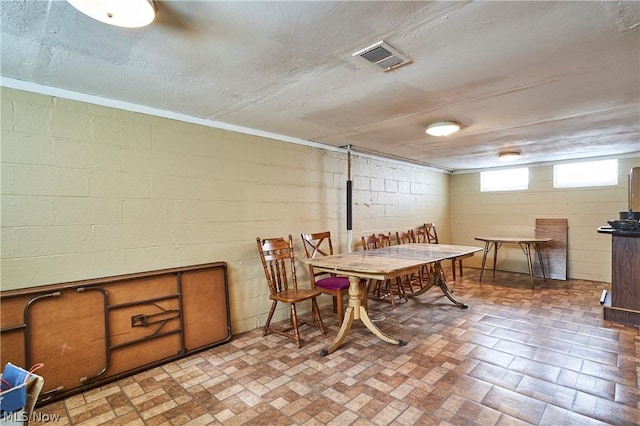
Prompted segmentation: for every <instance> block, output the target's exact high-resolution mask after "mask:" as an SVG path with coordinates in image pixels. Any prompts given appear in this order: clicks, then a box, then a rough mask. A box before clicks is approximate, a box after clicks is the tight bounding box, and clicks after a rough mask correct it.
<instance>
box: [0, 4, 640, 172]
mask: <svg viewBox="0 0 640 426" xmlns="http://www.w3.org/2000/svg"><path fill="white" fill-rule="evenodd" d="M156 3H157V4H158V17H157V19H156V21H155V22H154V23H153V24H152V25H151V26H149V27H146V28H142V29H123V28H117V27H112V26H109V25H105V24H103V23H100V22H98V21H94V20H92V19H91V18H89V17H86V16H84V15H82V14H80V13H79V12H78V11H76V10H75V9H73V8H72V7H71V6H70V5H69V4H68V3H67V2H66V1H33V0H32V1H6V0H4V1H1V2H0V8H1V16H2V21H1V25H2V26H1V34H0V35H1V37H2V39H1V47H2V58H1V60H2V62H1V74H2V77H5V79H4V81H5V83H3V84H6V81H9V80H7V78H8V79H10V81H20V82H28V83H36V84H38V85H44V86H49V87H52V88H56V89H64V90H68V91H73V92H77V93H82V94H87V95H93V96H97V97H100V98H105V99H112V100H117V101H124V102H127V103H131V104H135V105H142V106H146V107H150V108H154V109H158V110H165V111H171V112H173V113H176V114H182V115H187V116H191V117H197V118H201V119H205V120H211V121H213V122H222V123H227V124H229V125H235V126H241V127H244V128H248V129H255V130H258V131H261V132H269V133H273V134H277V135H283V136H286V137H289V138H295V139H300V140H305V141H312V142H316V143H321V144H328V145H333V146H336V147H340V146H346V145H352V146H353V148H354V150H363V151H369V152H377V153H382V154H386V155H390V156H393V157H396V158H405V159H408V160H410V161H417V162H420V163H424V164H428V165H433V166H436V167H440V168H443V169H448V170H469V169H478V168H488V167H495V166H502V165H504V164H503V163H500V162H499V161H498V160H497V154H498V152H499V151H501V150H505V149H517V150H521V151H522V154H523V156H522V158H521V160H519V162H516V164H519V163H522V164H524V163H527V164H529V163H539V162H553V161H560V160H567V159H575V158H589V157H594V156H607V155H637V154H639V153H640V2H636V1H632V2H596V1H586V2H569V1H563V2H539V1H536V2H493V1H482V2H400V1H395V2H329V1H323V2H313V1H301V2H235V1H234V2H222V1H162V2H156ZM379 40H385V41H386V42H387V43H389V44H390V45H391V46H392V47H394V48H395V49H397V50H399V51H400V52H402V53H403V54H406V55H407V56H408V57H409V58H411V60H412V63H410V64H409V65H406V66H403V67H400V68H397V69H396V70H392V71H389V72H383V71H382V70H380V69H378V68H377V67H375V66H373V65H371V64H369V63H367V62H365V61H363V60H362V59H361V58H357V57H352V53H353V52H356V51H358V50H360V49H363V48H365V47H367V46H369V45H371V44H373V43H375V42H377V41H379ZM443 119H453V120H456V121H459V122H460V123H462V125H463V128H462V130H461V131H460V132H458V133H456V134H454V135H452V136H449V137H446V138H436V137H433V136H428V135H426V134H425V133H424V129H425V127H426V125H427V124H429V123H431V122H433V121H439V120H443Z"/></svg>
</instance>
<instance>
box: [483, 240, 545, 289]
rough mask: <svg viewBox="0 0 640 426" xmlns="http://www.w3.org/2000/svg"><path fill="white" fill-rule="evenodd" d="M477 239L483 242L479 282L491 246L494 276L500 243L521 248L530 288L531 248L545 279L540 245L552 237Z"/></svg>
mask: <svg viewBox="0 0 640 426" xmlns="http://www.w3.org/2000/svg"><path fill="white" fill-rule="evenodd" d="M476 240H477V241H482V242H484V252H483V255H482V268H481V269H480V280H479V281H480V282H482V274H483V273H484V265H485V263H486V262H487V253H489V252H490V251H491V248H492V247H493V276H494V277H495V276H496V259H498V249H499V248H500V247H501V246H502V244H517V245H519V246H520V248H521V249H522V251H523V253H524V255H525V256H526V258H527V266H528V267H529V279H530V280H531V288H534V287H533V260H532V259H531V249H532V248H533V250H534V251H535V252H536V253H537V254H538V261H539V262H540V270H541V271H542V278H543V279H544V281H546V280H547V276H546V275H545V272H544V262H543V261H542V252H541V251H540V245H541V244H544V243H548V242H550V241H551V240H552V238H528V237H476Z"/></svg>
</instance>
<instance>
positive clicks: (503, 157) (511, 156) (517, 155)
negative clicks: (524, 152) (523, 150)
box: [498, 151, 521, 161]
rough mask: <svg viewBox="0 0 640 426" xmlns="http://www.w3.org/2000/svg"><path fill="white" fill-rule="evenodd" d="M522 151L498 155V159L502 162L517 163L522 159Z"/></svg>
mask: <svg viewBox="0 0 640 426" xmlns="http://www.w3.org/2000/svg"><path fill="white" fill-rule="evenodd" d="M520 155H521V154H520V151H504V152H501V153H500V154H498V159H500V160H501V161H515V160H517V159H518V158H520Z"/></svg>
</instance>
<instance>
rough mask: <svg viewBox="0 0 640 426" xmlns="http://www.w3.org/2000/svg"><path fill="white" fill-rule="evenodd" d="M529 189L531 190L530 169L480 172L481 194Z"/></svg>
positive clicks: (518, 168) (519, 168) (520, 168)
mask: <svg viewBox="0 0 640 426" xmlns="http://www.w3.org/2000/svg"><path fill="white" fill-rule="evenodd" d="M527 189H529V168H528V167H517V168H513V169H501V170H488V171H484V172H480V192H498V191H526V190H527Z"/></svg>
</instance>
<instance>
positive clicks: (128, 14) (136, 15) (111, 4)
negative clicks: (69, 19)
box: [67, 0, 156, 28]
mask: <svg viewBox="0 0 640 426" xmlns="http://www.w3.org/2000/svg"><path fill="white" fill-rule="evenodd" d="M67 2H68V3H69V4H70V5H71V6H73V7H75V8H76V9H78V10H79V11H80V12H82V13H84V14H85V15H87V16H90V17H92V18H93V19H97V20H98V21H101V22H104V23H106V24H110V25H115V26H118V27H125V28H139V27H144V26H146V25H149V24H150V23H152V22H153V20H154V18H155V16H156V7H155V4H154V3H153V0H67Z"/></svg>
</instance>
